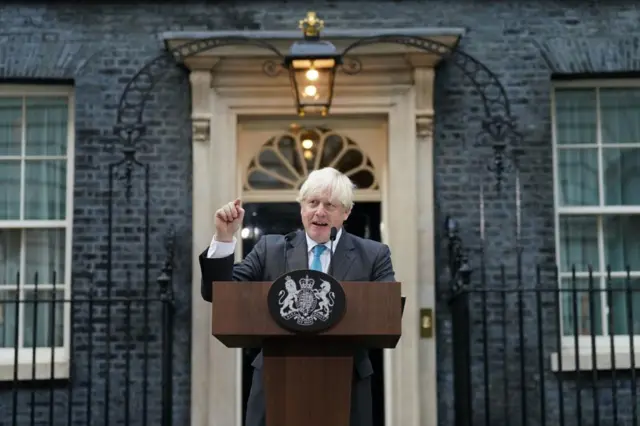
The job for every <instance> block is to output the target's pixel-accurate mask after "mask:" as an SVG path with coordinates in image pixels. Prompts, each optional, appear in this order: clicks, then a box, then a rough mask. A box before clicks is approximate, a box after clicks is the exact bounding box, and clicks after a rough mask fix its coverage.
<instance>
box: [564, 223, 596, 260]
mask: <svg viewBox="0 0 640 426" xmlns="http://www.w3.org/2000/svg"><path fill="white" fill-rule="evenodd" d="M560 265H561V271H562V272H571V270H572V267H574V266H575V268H576V271H588V270H589V265H591V266H592V268H593V271H594V272H597V271H599V270H600V267H599V266H600V265H599V262H598V220H597V217H595V216H561V217H560Z"/></svg>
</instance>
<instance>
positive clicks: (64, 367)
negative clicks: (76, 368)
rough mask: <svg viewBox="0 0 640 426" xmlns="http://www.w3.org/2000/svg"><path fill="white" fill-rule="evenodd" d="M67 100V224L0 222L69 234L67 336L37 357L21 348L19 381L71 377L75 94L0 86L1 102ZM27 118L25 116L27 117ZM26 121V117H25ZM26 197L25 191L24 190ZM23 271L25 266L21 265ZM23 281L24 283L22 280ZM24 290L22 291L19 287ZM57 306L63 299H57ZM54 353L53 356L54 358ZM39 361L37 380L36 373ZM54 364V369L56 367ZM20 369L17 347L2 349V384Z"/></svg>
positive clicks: (65, 89)
mask: <svg viewBox="0 0 640 426" xmlns="http://www.w3.org/2000/svg"><path fill="white" fill-rule="evenodd" d="M47 96H52V97H53V96H58V97H60V96H64V97H67V102H68V103H67V105H68V115H67V149H66V157H67V158H66V161H67V175H66V180H67V181H66V184H67V191H66V215H65V219H64V220H21V219H19V220H0V229H19V230H24V229H30V228H31V229H34V228H35V229H37V228H47V227H50V226H52V225H54V226H56V227H60V228H62V229H64V230H65V255H64V256H65V259H64V263H65V274H64V278H63V283H62V284H61V285H60V286H59V287H58V286H56V290H58V291H63V292H64V300H65V302H64V307H63V315H62V316H63V336H62V347H56V348H54V349H53V350H52V349H51V348H36V350H35V357H34V351H33V349H32V348H21V349H19V350H18V351H17V355H18V357H17V363H18V365H17V369H18V371H17V373H18V374H17V376H18V379H19V380H33V379H36V380H40V379H50V378H51V377H54V378H56V379H63V378H67V377H69V362H70V355H71V354H70V343H71V341H70V339H71V326H72V324H71V305H70V303H69V302H68V300H70V298H71V279H72V259H73V250H72V247H73V245H72V244H73V223H74V217H73V208H74V203H73V202H74V192H75V187H74V182H75V90H74V87H73V86H72V85H69V84H65V85H62V84H60V85H48V84H47V85H45V84H42V85H28V84H25V85H12V84H0V98H9V97H22V98H28V97H47ZM23 114H24V113H23ZM23 119H24V116H23ZM21 193H22V189H21ZM21 267H22V265H21ZM21 281H22V279H21ZM18 288H20V287H18ZM22 300H23V299H21V303H20V304H19V309H20V311H21V312H22V311H23V309H24V306H25V304H24V302H23V301H22ZM56 300H57V302H56V303H62V302H58V300H59V299H56ZM23 327H24V320H23V314H22V313H21V314H20V327H19V332H20V333H21V334H22V333H23V331H22V328H23ZM52 352H53V354H52ZM52 356H53V362H52ZM34 358H35V376H34V371H33V366H34ZM52 364H53V365H52ZM15 366H16V349H15V348H13V347H8V348H0V381H7V380H13V379H14V369H15Z"/></svg>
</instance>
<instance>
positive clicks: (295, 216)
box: [241, 202, 384, 426]
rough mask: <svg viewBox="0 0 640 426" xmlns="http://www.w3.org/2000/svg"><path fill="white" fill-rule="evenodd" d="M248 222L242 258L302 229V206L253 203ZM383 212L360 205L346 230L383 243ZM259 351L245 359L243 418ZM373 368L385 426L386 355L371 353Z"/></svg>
mask: <svg viewBox="0 0 640 426" xmlns="http://www.w3.org/2000/svg"><path fill="white" fill-rule="evenodd" d="M244 208H245V212H246V213H245V216H244V217H245V219H244V225H243V230H242V232H241V237H242V255H243V257H244V256H246V255H247V254H248V253H249V252H250V251H251V250H252V249H253V246H254V245H255V244H256V243H257V242H258V240H259V239H260V236H262V235H264V234H286V233H289V232H291V231H293V230H296V229H302V222H301V220H300V205H299V204H298V203H249V204H245V205H244ZM380 220H381V210H380V203H378V202H369V203H356V204H355V206H354V207H353V211H352V212H351V215H350V216H349V219H348V220H347V222H346V223H345V229H346V230H347V231H348V232H350V233H352V234H354V235H357V236H359V237H363V238H369V239H372V240H375V241H380V240H381V235H380ZM258 352H259V350H258V349H244V350H243V357H242V362H243V365H242V417H243V420H242V422H243V425H244V417H245V413H246V410H247V399H248V397H249V390H250V388H251V376H252V374H253V367H251V362H252V361H253V359H254V358H255V356H256V355H257V354H258ZM369 356H370V358H371V362H372V364H373V370H374V376H373V382H372V393H373V418H374V425H373V426H384V371H383V365H384V363H383V354H382V350H381V349H374V350H371V351H369Z"/></svg>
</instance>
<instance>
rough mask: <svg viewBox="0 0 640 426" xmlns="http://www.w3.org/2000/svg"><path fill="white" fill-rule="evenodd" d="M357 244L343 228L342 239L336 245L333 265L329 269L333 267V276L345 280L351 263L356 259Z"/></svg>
mask: <svg viewBox="0 0 640 426" xmlns="http://www.w3.org/2000/svg"><path fill="white" fill-rule="evenodd" d="M354 249H355V246H354V245H353V241H352V239H351V235H350V234H348V233H347V231H345V229H344V228H342V235H341V236H340V241H338V245H337V246H336V250H335V253H334V254H333V259H332V262H333V266H331V265H329V271H331V270H332V268H333V276H334V278H335V279H337V280H338V281H340V280H344V279H345V278H346V276H347V273H348V272H349V269H350V268H351V264H352V263H353V259H354V253H353V251H354Z"/></svg>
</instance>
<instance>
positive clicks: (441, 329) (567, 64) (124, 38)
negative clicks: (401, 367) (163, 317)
mask: <svg viewBox="0 0 640 426" xmlns="http://www.w3.org/2000/svg"><path fill="white" fill-rule="evenodd" d="M189 3H190V2H183V3H180V4H175V5H170V4H169V3H167V4H166V5H162V4H160V3H146V4H139V5H136V6H131V5H124V4H117V5H116V4H105V3H103V4H102V5H100V4H99V3H96V4H95V5H88V4H87V5H73V6H71V5H67V4H65V3H63V2H60V4H59V5H53V4H49V5H48V6H36V5H34V6H29V5H20V6H18V5H17V4H16V5H5V6H3V7H2V13H1V14H0V28H1V29H0V41H1V43H0V77H1V78H3V79H6V80H7V82H11V81H12V80H13V81H19V82H21V83H30V82H32V81H36V80H39V79H45V80H69V81H73V83H74V85H75V88H76V106H75V108H76V109H75V110H76V138H77V140H76V172H75V175H76V176H75V181H76V182H75V206H74V214H75V227H74V246H73V250H74V265H73V266H74V272H78V271H82V270H84V269H86V268H87V265H88V264H92V265H94V267H95V269H96V271H97V273H98V277H99V278H98V287H99V288H100V282H102V283H104V279H105V278H104V275H105V271H104V269H105V266H104V262H105V250H106V246H105V238H106V236H107V226H106V223H105V218H106V205H107V204H106V203H107V199H106V197H105V192H106V189H107V183H108V180H107V164H108V163H109V162H110V161H113V160H114V159H117V157H116V156H114V154H113V153H110V152H109V151H108V149H107V148H108V142H109V141H110V140H112V139H113V134H112V126H113V124H114V123H115V114H116V108H117V106H118V100H119V96H120V94H121V93H122V91H123V89H124V86H125V84H126V83H127V81H128V80H129V79H130V78H131V77H132V76H133V75H134V73H135V72H136V71H137V70H138V69H139V68H140V67H142V66H143V65H144V64H145V63H146V62H147V61H149V60H150V59H152V58H153V57H155V56H156V55H158V54H160V53H161V49H162V48H163V47H162V42H161V41H160V40H159V39H158V34H159V33H161V32H163V31H180V30H194V31H204V30H234V29H238V30H241V29H251V30H259V29H264V30H285V29H286V30H290V29H296V28H297V23H298V20H299V19H301V17H302V16H303V15H304V13H305V12H306V11H307V9H312V10H315V11H317V13H318V14H319V15H320V17H321V18H322V19H324V20H325V22H326V25H327V27H331V28H361V27H362V28H381V27H385V28H398V29H399V30H400V29H401V28H403V27H422V26H430V27H463V28H466V29H467V30H468V33H467V34H466V35H464V36H463V37H462V40H461V44H460V48H461V49H463V50H464V51H465V52H467V53H469V54H471V55H473V56H474V57H475V58H477V59H479V60H480V61H481V62H483V63H484V64H485V65H487V66H488V67H489V68H490V69H491V70H492V71H494V72H495V73H496V74H497V75H498V76H499V78H500V79H501V81H502V82H503V84H504V86H505V89H506V90H507V93H508V96H509V99H510V101H511V104H512V107H513V111H514V113H515V114H516V116H517V118H518V119H519V122H518V125H519V129H520V130H521V131H522V132H523V134H524V145H523V147H522V149H523V160H522V162H521V179H522V182H523V183H524V200H523V218H522V223H523V229H522V232H523V234H522V235H523V241H524V245H525V248H526V249H525V259H527V260H529V261H531V262H538V261H541V262H546V263H548V262H553V261H554V233H553V201H552V200H553V192H552V189H553V187H552V165H551V158H552V157H551V156H552V151H551V142H550V139H551V134H550V116H549V89H550V70H549V67H550V66H551V67H553V68H554V69H555V70H557V71H559V72H579V73H585V72H600V71H633V70H636V71H637V70H638V68H639V67H640V65H639V64H638V63H637V58H638V57H640V56H639V55H637V54H636V56H633V52H637V47H636V46H637V43H636V44H635V45H634V43H631V42H630V41H629V38H628V37H629V35H630V34H634V32H635V33H636V34H637V28H638V20H639V19H640V11H639V10H638V9H637V8H636V7H635V6H634V2H630V1H626V2H625V1H610V2H608V3H606V4H605V3H594V2H589V3H581V2H559V3H553V4H552V3H551V2H544V1H535V2H501V3H499V4H495V5H492V4H490V3H489V2H485V3H472V2H464V1H458V2H446V1H431V2H418V1H399V0H398V1H362V2H358V1H350V2H349V1H314V2H311V3H309V2H298V1H286V2H271V3H269V2H255V1H246V2H229V3H230V4H229V5H227V6H205V5H203V4H202V2H193V4H189ZM563 3H564V5H563ZM632 58H636V59H632ZM436 85H437V90H436V102H435V105H436V129H435V142H436V148H435V162H436V176H435V181H436V191H435V194H436V206H437V217H436V221H437V222H436V223H437V226H436V229H440V226H439V225H438V224H440V223H442V222H443V220H444V216H445V215H452V216H453V217H455V218H456V219H458V220H459V221H460V222H461V227H462V229H463V231H464V232H463V239H464V241H465V242H466V243H468V244H469V245H472V246H473V245H477V243H478V241H477V228H478V223H479V221H478V205H477V185H476V182H477V181H478V177H479V176H480V175H482V176H484V177H486V179H487V183H489V182H490V181H489V179H490V174H489V173H487V172H483V171H481V170H480V169H479V168H478V167H479V165H478V164H477V163H475V162H474V161H472V159H473V158H476V157H477V156H476V155H475V153H480V154H483V155H484V154H487V152H486V150H482V149H480V148H474V147H473V142H474V140H475V137H476V133H477V131H478V129H479V128H478V121H479V119H480V118H481V115H479V111H480V106H481V104H480V99H479V97H478V96H477V95H475V94H474V93H473V91H472V84H471V82H470V81H469V80H467V79H465V78H464V76H463V75H462V74H461V73H460V71H459V70H457V69H456V68H455V67H454V66H452V65H450V64H449V65H445V66H443V67H442V68H441V69H439V71H438V74H437V80H436ZM338 96H339V94H338ZM147 105H148V106H147V109H146V113H145V120H146V123H147V124H148V125H149V132H148V137H147V141H148V143H147V144H146V146H145V147H144V154H142V155H141V156H140V160H141V161H143V162H145V163H147V164H149V165H150V173H151V210H150V224H151V234H150V236H151V240H150V241H151V245H150V249H151V250H150V255H151V262H150V266H151V269H150V271H151V275H150V277H151V288H152V289H155V288H156V287H155V286H156V283H155V277H156V276H157V275H158V273H159V271H160V267H161V264H162V261H163V259H164V255H165V253H164V248H163V246H162V244H161V241H160V237H161V236H162V234H163V233H164V232H166V230H167V228H168V226H169V224H173V225H174V226H175V227H176V230H177V236H178V242H179V247H180V249H179V250H178V258H177V265H178V269H177V271H176V276H175V280H174V286H175V288H176V291H177V307H178V311H177V314H176V321H175V339H176V340H175V345H174V354H175V356H174V360H175V362H174V366H173V368H174V395H175V396H174V407H175V409H174V422H175V423H174V424H180V425H187V424H188V421H189V382H190V367H189V364H190V343H189V330H190V308H189V306H190V303H191V291H190V289H189V288H188V286H189V283H190V282H191V276H190V275H191V273H190V265H191V257H192V256H193V255H195V253H190V250H189V249H188V247H189V245H190V242H189V239H190V235H191V233H192V229H191V157H190V155H191V145H190V144H191V141H190V131H191V124H190V120H189V117H190V96H189V83H188V76H187V74H186V73H185V72H184V71H182V70H178V69H177V68H176V69H174V70H168V71H167V79H165V80H164V81H163V82H162V83H160V84H159V85H158V86H157V87H156V89H155V90H154V92H153V96H152V98H151V99H150V101H149V102H148V104H147ZM465 144H466V145H465ZM474 150H475V151H474ZM116 153H117V151H116ZM486 158H488V157H485V159H486ZM481 166H484V164H483V165H481ZM510 185H511V183H508V184H507V186H506V188H505V194H506V195H504V196H503V198H502V199H499V200H498V199H496V197H495V195H492V194H489V195H488V196H487V197H488V208H487V212H486V214H487V233H488V240H489V247H488V256H489V258H490V259H498V258H502V257H503V256H504V255H505V254H512V253H513V242H514V239H513V236H512V233H510V231H508V229H512V227H511V228H510V226H511V225H512V224H513V222H514V209H513V195H512V193H513V192H512V191H513V188H512V186H510ZM139 189H140V188H138V190H139ZM135 190H136V189H134V192H135ZM492 197H493V198H492ZM141 202H142V201H141V200H140V199H139V198H138V199H136V198H135V197H134V204H133V207H132V212H129V211H127V210H126V208H125V207H119V208H117V209H116V211H115V213H116V221H119V220H123V218H124V217H125V216H124V215H133V217H134V218H136V220H139V219H140V214H141V213H140V212H141V211H142V207H141V204H140V203H141ZM134 222H135V220H134ZM122 223H124V222H122ZM505 224H506V225H507V226H505ZM129 226H130V228H127V226H124V225H122V226H116V227H115V228H114V234H113V235H114V241H118V240H119V239H121V238H124V237H125V235H124V234H125V233H127V234H129V235H131V234H132V233H133V234H134V235H135V234H136V233H138V234H139V230H138V229H137V228H136V227H135V225H133V226H132V225H129ZM139 235H141V234H139ZM437 238H439V239H441V238H442V235H438V236H437ZM135 244H140V243H135ZM136 247H137V246H135V245H134V246H133V247H131V246H130V247H129V250H126V251H125V250H114V251H113V256H114V257H113V267H114V269H113V271H114V281H117V280H118V278H116V277H119V278H121V280H120V281H118V282H116V283H115V284H114V285H115V289H116V290H115V291H116V292H117V291H121V292H122V291H124V289H126V288H127V287H126V286H127V285H128V284H126V282H125V280H124V278H122V277H124V274H123V270H124V268H125V265H128V264H131V259H132V256H134V258H136V259H139V258H138V257H135V256H140V253H141V251H140V250H141V247H138V248H136ZM437 253H438V254H439V255H443V253H444V252H443V251H442V250H440V248H438V250H437ZM441 263H442V265H444V264H445V263H444V261H443V260H442V259H441ZM525 263H526V262H525ZM439 269H440V273H439V278H440V282H441V283H442V284H441V285H440V287H441V290H442V294H441V295H439V296H438V304H437V313H438V322H437V324H438V328H437V339H438V351H439V353H438V356H439V360H440V367H439V373H438V374H439V379H438V380H439V387H440V388H441V390H440V392H439V416H440V424H442V425H448V424H451V421H452V419H453V406H452V395H453V391H452V371H451V357H452V353H451V338H450V331H451V324H450V314H449V310H448V305H447V303H446V298H445V296H444V293H445V291H446V290H447V288H446V280H447V277H448V274H447V271H446V269H445V268H444V267H439ZM526 273H527V274H529V275H531V273H532V271H526ZM134 275H135V274H134ZM100 277H101V278H100ZM135 278H136V277H135V276H134V282H136V280H135ZM137 278H138V281H137V282H138V284H134V285H135V286H139V285H141V284H139V283H140V278H141V277H137ZM83 286H86V281H82V280H78V282H76V283H75V285H74V291H78V292H81V293H82V291H83ZM122 294H124V293H122ZM81 314H82V312H80V315H81ZM153 318H155V319H158V318H159V316H158V315H157V312H156V313H155V314H153ZM113 321H114V322H116V323H118V325H119V326H118V325H116V326H115V327H116V328H117V330H118V331H117V334H115V335H114V336H113V337H112V339H113V341H115V342H118V341H120V342H121V341H123V339H125V338H126V337H125V334H126V330H125V329H124V327H123V326H122V325H123V324H122V317H121V316H114V320H113ZM86 323H87V318H80V317H77V318H76V324H77V325H76V329H77V330H78V334H76V344H77V345H78V349H77V353H76V354H75V356H76V360H75V362H74V364H73V370H74V372H75V374H77V375H78V376H77V377H78V380H77V381H76V382H75V384H74V386H76V387H77V389H75V390H74V394H75V395H77V398H78V399H79V400H78V401H76V404H77V410H78V413H77V418H78V419H82V418H84V417H83V411H84V410H85V404H84V400H80V399H83V398H86V379H87V378H86V372H82V371H81V370H82V369H83V364H82V363H83V359H86V354H84V353H83V351H84V350H86V348H85V345H86V341H85V340H86V335H84V336H85V337H83V334H82V333H86ZM158 326H159V325H158V324H157V323H156V324H154V323H152V324H151V327H152V329H153V328H154V327H156V328H157V327H158ZM141 327H142V325H141V323H139V322H138V321H136V322H134V323H133V325H132V333H133V335H135V334H136V333H140V332H141ZM532 327H533V324H532ZM549 329H550V330H552V331H553V329H552V328H551V327H550V328H549ZM100 333H102V336H103V337H104V329H103V328H102V327H96V334H95V336H96V337H95V339H96V340H95V342H96V345H97V346H95V347H94V351H95V352H94V355H93V356H94V357H95V358H96V360H98V361H99V363H98V364H96V365H97V367H96V368H94V372H93V386H94V393H95V395H94V402H95V403H96V404H97V405H96V407H98V408H97V410H98V412H101V411H99V410H101V408H99V407H100V403H101V400H103V394H102V390H103V387H102V385H101V383H103V382H104V372H103V371H102V368H103V367H104V365H103V364H101V363H103V362H104V359H103V358H100V357H101V355H100V353H101V352H102V351H103V349H104V348H101V346H100V344H102V345H104V343H103V342H104V340H103V339H101V338H100ZM513 338H514V339H515V338H516V337H515V336H513ZM549 338H551V337H550V336H549ZM101 342H102V343H101ZM156 343H157V342H156ZM527 344H528V345H535V342H534V340H533V339H531V341H528V343H527ZM83 348H84V349H83ZM113 348H114V353H116V352H117V351H118V350H119V349H118V348H119V345H117V344H115V343H114V346H113ZM150 348H151V349H150V351H151V353H152V354H154V355H155V356H156V357H157V354H158V350H159V349H158V346H157V344H155V343H153V344H152V345H151V346H150ZM141 350H142V346H141V345H136V346H135V351H137V353H135V354H134V357H136V356H137V357H138V358H137V359H138V361H136V362H137V363H139V359H140V358H139V357H140V356H141V354H140V353H139V351H141ZM492 350H496V351H499V350H500V348H492ZM120 355H121V354H120ZM120 355H114V356H116V357H119V356H120ZM151 365H152V376H154V379H153V381H152V382H151V384H150V386H159V384H158V382H157V376H158V374H159V371H158V370H157V360H154V361H153V362H152V363H151ZM475 367H479V366H476V365H474V366H472V369H473V371H474V372H475V371H478V374H481V368H475ZM135 371H137V372H139V371H140V370H139V369H136V370H135ZM122 373H123V370H122V366H121V363H118V365H117V366H116V367H114V369H113V370H112V371H111V372H110V374H111V376H112V377H113V378H114V380H115V381H114V382H113V385H112V392H113V396H112V398H113V400H112V402H111V403H112V404H113V409H112V411H113V413H114V414H113V415H114V416H118V415H119V414H118V413H119V411H121V404H122V397H121V395H119V394H118V392H119V391H118V389H117V387H114V386H117V383H119V382H118V380H120V379H119V378H118V375H121V374H122ZM132 380H134V381H136V380H139V377H133V378H132ZM532 380H533V379H532ZM547 381H548V383H549V387H551V386H552V385H553V383H554V382H553V377H552V376H550V377H549V378H548V380H547ZM570 386H571V385H570ZM62 388H65V389H66V386H62ZM549 392H550V393H549V396H550V397H551V395H555V394H554V393H553V392H555V390H554V391H552V390H551V389H550V391H549ZM568 392H569V391H568ZM154 395H155V393H154ZM573 395H575V393H573V392H572V391H571V392H569V393H568V395H567V397H566V401H571V399H572V398H573ZM530 398H531V400H530V401H529V403H530V404H536V403H537V400H536V399H535V398H536V397H534V396H531V397H530ZM583 398H585V400H590V399H586V398H590V396H589V391H585V392H584V396H583ZM47 401H48V393H47V392H44V393H43V394H42V395H37V398H36V405H37V415H38V418H41V417H42V418H46V417H47V416H48V405H47V404H48V402H47ZM55 401H57V402H59V403H60V404H62V405H66V390H65V391H64V392H63V391H62V390H61V391H60V392H59V394H56V395H55ZM134 401H135V403H134V402H132V404H135V405H137V404H138V403H139V401H138V400H137V399H135V400H134ZM149 403H150V404H151V405H152V406H153V405H154V404H158V403H159V399H158V398H155V397H154V399H153V400H150V401H149ZM609 403H610V401H607V400H605V399H604V398H603V399H602V401H601V404H604V405H605V406H606V405H607V404H609ZM29 404H30V399H29V391H28V390H25V391H24V393H23V394H21V395H20V407H21V413H22V414H21V417H20V419H21V420H20V422H19V424H26V422H27V421H28V418H27V417H25V416H26V415H27V413H28V410H29ZM566 404H569V403H565V405H566ZM547 407H548V410H551V411H552V410H557V405H556V404H555V403H553V402H551V403H549V404H548V406H547ZM10 410H11V393H10V392H7V391H0V418H7V416H10V412H11V411H10ZM132 410H133V411H132V414H131V415H132V417H136V418H137V417H139V416H140V411H139V407H137V406H135V407H134V408H132ZM154 410H155V411H154V412H153V413H152V414H153V415H152V416H151V418H154V416H156V415H157V410H158V407H157V406H155V408H154ZM585 410H586V411H585V413H587V416H588V412H589V410H590V409H589V408H588V407H587V408H585ZM601 411H602V410H601ZM554 417H555V416H552V417H551V418H554ZM114 418H117V417H114ZM151 418H150V419H151ZM59 420H60V422H61V423H60V424H63V423H64V424H66V423H65V422H66V418H64V419H62V418H61V419H59ZM37 424H40V423H37ZM56 424H57V423H56ZM98 424H100V423H99V422H98ZM535 424H538V423H537V422H536V423H535Z"/></svg>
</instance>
